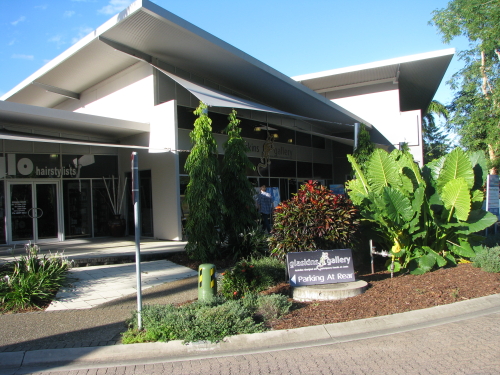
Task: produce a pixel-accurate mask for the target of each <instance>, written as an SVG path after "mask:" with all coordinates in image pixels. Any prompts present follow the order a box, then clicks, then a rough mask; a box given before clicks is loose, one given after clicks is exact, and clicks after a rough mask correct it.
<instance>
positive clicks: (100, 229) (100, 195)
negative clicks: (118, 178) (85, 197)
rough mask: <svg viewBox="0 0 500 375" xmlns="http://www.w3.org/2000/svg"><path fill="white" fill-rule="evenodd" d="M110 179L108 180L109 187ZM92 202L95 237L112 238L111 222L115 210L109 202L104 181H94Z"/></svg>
mask: <svg viewBox="0 0 500 375" xmlns="http://www.w3.org/2000/svg"><path fill="white" fill-rule="evenodd" d="M109 182H110V179H108V185H109ZM92 201H93V208H94V210H93V212H94V237H103V236H110V235H111V231H110V228H109V224H108V223H109V221H110V220H111V218H112V217H113V209H112V207H111V203H110V201H109V197H108V192H107V191H106V187H105V186H104V181H102V180H93V181H92Z"/></svg>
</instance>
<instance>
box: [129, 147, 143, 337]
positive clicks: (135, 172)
mask: <svg viewBox="0 0 500 375" xmlns="http://www.w3.org/2000/svg"><path fill="white" fill-rule="evenodd" d="M131 159H132V201H133V203H134V225H135V270H136V278H137V326H138V328H139V330H141V329H142V315H141V313H142V287H141V226H140V215H139V213H140V209H139V202H140V201H139V164H138V160H137V159H138V156H137V152H132V156H131Z"/></svg>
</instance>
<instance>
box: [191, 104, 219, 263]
mask: <svg viewBox="0 0 500 375" xmlns="http://www.w3.org/2000/svg"><path fill="white" fill-rule="evenodd" d="M194 114H195V115H198V118H197V119H196V121H195V122H194V129H193V130H192V131H191V133H190V134H189V136H190V138H191V143H192V144H193V148H192V149H191V153H190V154H189V156H188V158H187V160H186V165H185V169H186V171H187V172H188V173H189V184H188V186H187V189H186V202H187V204H188V206H189V217H188V220H187V224H186V233H187V236H188V244H187V245H186V252H187V254H188V255H189V257H190V258H192V259H196V260H199V261H201V262H207V261H209V260H210V259H215V258H217V256H218V255H219V253H218V249H219V245H220V237H221V236H220V233H219V230H220V229H221V228H222V225H221V224H222V213H223V210H224V206H223V202H222V195H221V184H220V179H219V173H218V171H219V166H218V160H217V142H216V141H215V139H214V137H213V134H212V120H210V118H209V117H208V112H207V106H206V105H205V104H204V103H202V102H200V105H199V107H198V108H196V110H195V111H194Z"/></svg>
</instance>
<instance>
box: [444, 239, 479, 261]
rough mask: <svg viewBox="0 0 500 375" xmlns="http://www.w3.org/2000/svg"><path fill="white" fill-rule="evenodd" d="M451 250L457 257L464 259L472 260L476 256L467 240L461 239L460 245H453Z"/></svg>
mask: <svg viewBox="0 0 500 375" xmlns="http://www.w3.org/2000/svg"><path fill="white" fill-rule="evenodd" d="M449 249H450V250H451V251H452V252H453V253H454V254H456V255H458V256H460V257H463V258H472V257H473V256H475V255H476V253H475V252H474V250H473V249H472V247H471V246H470V244H469V243H468V242H467V241H466V240H465V239H462V238H460V239H459V243H458V244H451V246H449Z"/></svg>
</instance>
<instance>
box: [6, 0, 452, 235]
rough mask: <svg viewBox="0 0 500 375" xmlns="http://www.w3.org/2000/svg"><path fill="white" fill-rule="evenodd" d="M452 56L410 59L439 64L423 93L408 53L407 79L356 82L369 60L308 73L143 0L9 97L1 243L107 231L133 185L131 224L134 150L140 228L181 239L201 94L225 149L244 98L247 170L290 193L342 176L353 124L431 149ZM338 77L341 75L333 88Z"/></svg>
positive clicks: (391, 141) (387, 142) (386, 140)
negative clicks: (277, 65)
mask: <svg viewBox="0 0 500 375" xmlns="http://www.w3.org/2000/svg"><path fill="white" fill-rule="evenodd" d="M452 56H453V52H452V51H447V52H440V53H438V54H434V55H432V56H430V55H429V56H427V57H426V58H423V59H422V58H420V57H418V56H417V57H412V58H411V59H409V60H411V61H410V62H411V63H414V64H413V65H412V66H413V70H414V71H418V70H419V69H420V70H425V69H424V68H423V66H424V65H425V66H426V67H427V66H428V65H429V66H432V67H433V70H434V72H435V74H434V75H433V79H432V80H430V81H432V82H431V83H432V84H429V83H426V90H423V91H425V93H417V94H415V92H414V91H413V92H414V94H415V95H413V97H412V95H409V94H408V89H407V88H405V86H404V84H403V82H405V79H407V78H406V77H408V76H409V75H408V74H407V73H405V68H403V67H404V63H401V62H400V63H398V64H399V73H396V74H398V77H399V80H400V82H401V83H400V84H397V83H396V84H395V83H392V82H391V85H393V86H391V89H389V90H385V89H383V88H382V86H383V85H384V84H387V83H388V82H387V81H385V82H379V81H380V80H379V81H377V79H375V80H373V79H371V78H370V80H371V81H372V82H371V84H369V83H367V82H368V81H367V80H365V81H364V83H363V84H361V82H357V81H359V77H360V76H363V75H366V74H367V73H369V72H370V69H372V68H366V67H365V68H364V69H351V71H346V72H344V73H341V72H336V73H335V72H324V73H323V74H317V75H311V76H309V77H302V79H298V80H299V81H300V82H297V81H296V80H294V79H291V78H290V77H287V76H285V75H283V74H281V73H279V72H277V71H276V70H274V69H272V68H271V67H269V66H267V65H265V64H263V63H262V62H260V61H258V60H256V59H254V58H253V57H251V56H249V55H247V54H245V53H244V52H242V51H240V50H237V49H236V48H234V47H233V46H230V45H228V44H227V43H225V42H223V41H221V40H220V39H217V38H216V37H214V36H212V35H210V34H208V33H206V32H205V31H203V30H201V29H199V28H197V27H196V26H194V25H191V24H189V23H187V22H186V21H184V20H182V19H180V18H178V17H177V16H175V15H173V14H171V13H169V12H168V11H166V10H165V9H162V8H160V7H158V6H157V5H155V4H154V3H151V2H149V1H146V0H142V1H141V0H139V1H136V2H135V3H133V4H132V5H130V6H129V7H128V8H127V9H126V10H124V11H123V12H121V13H120V14H118V15H116V16H115V17H113V18H112V19H110V20H109V21H108V22H106V23H105V24H103V25H102V26H101V27H99V28H98V29H96V30H95V31H94V32H92V33H91V34H89V35H88V36H87V37H85V38H84V39H82V40H81V41H79V42H78V43H77V44H75V45H74V46H72V47H71V48H70V49H69V50H67V51H65V52H64V53H63V54H61V55H60V56H58V57H57V58H56V59H54V60H53V61H51V62H49V63H48V64H47V65H46V66H44V67H43V68H41V69H40V70H39V71H37V72H35V73H34V74H33V75H31V76H30V77H28V78H27V79H26V80H25V81H23V82H21V83H20V84H19V85H18V86H16V87H15V88H13V89H12V90H11V91H10V92H8V93H7V94H5V95H4V96H3V97H2V98H0V99H1V101H0V127H1V129H0V139H1V142H0V153H1V154H0V178H1V180H0V195H1V199H0V206H1V210H2V212H3V218H4V223H3V225H2V226H1V227H2V228H1V229H2V230H3V233H0V242H3V243H6V244H14V243H23V242H26V241H28V240H32V241H37V242H41V241H65V240H69V239H75V238H92V237H100V236H109V235H110V234H111V232H110V229H109V225H108V223H109V221H110V219H112V217H113V210H112V209H111V207H110V204H109V203H110V199H109V198H110V195H111V196H116V197H118V201H119V202H120V201H121V199H122V198H121V197H124V198H123V202H124V203H123V206H122V210H121V212H120V213H121V214H122V216H123V217H124V218H126V220H127V222H128V227H129V233H131V232H130V230H133V225H131V223H132V220H133V217H132V209H131V205H130V203H129V201H130V196H129V193H127V192H128V191H130V188H129V187H128V185H130V153H131V152H132V151H136V152H138V155H139V168H140V182H141V224H142V235H143V236H145V237H152V238H158V239H167V240H181V239H182V218H183V217H184V216H185V215H186V210H187V208H186V207H183V205H182V201H183V195H184V190H185V187H186V185H187V183H188V181H189V177H188V176H187V174H186V173H185V171H184V162H185V160H186V157H187V155H188V153H189V150H190V148H191V143H190V140H189V132H190V130H191V129H192V127H193V123H194V120H195V116H194V115H193V110H194V109H195V108H196V107H197V106H198V104H199V103H200V101H203V102H205V103H206V104H207V105H208V106H209V116H210V117H211V119H212V121H213V132H214V135H215V138H216V140H217V142H218V145H219V153H220V159H221V161H222V159H223V148H222V144H223V143H224V141H225V138H226V136H225V135H224V134H223V133H222V130H223V129H224V128H225V127H226V125H227V122H228V121H227V115H228V113H229V112H230V111H231V110H232V109H233V108H234V109H235V110H236V111H237V113H238V118H239V119H240V120H241V127H242V136H243V137H244V139H245V140H246V142H247V145H248V147H249V152H248V156H249V158H250V160H251V161H252V163H253V164H254V166H255V170H249V171H248V177H249V179H251V181H252V183H254V184H255V186H259V185H261V184H266V185H267V186H271V187H276V188H277V190H278V191H279V193H280V196H281V198H282V199H287V198H289V197H290V196H291V194H293V193H295V192H296V191H297V187H298V186H299V185H300V184H301V182H303V181H305V180H308V179H314V180H318V181H320V182H321V183H322V184H325V185H330V184H343V183H344V182H345V179H346V176H348V175H349V173H350V167H349V164H348V163H347V159H346V154H348V153H351V152H352V147H353V145H354V124H355V123H365V124H366V125H367V126H368V127H369V128H370V132H371V134H372V139H373V141H374V142H375V143H377V144H379V145H380V146H381V147H386V148H388V149H390V148H391V147H393V146H395V145H398V144H399V142H408V143H409V144H410V146H411V147H412V149H413V152H414V155H415V157H416V160H421V154H422V151H421V150H422V140H421V131H420V129H421V125H420V116H421V111H422V110H423V109H425V107H426V103H427V105H428V103H429V102H430V100H431V99H432V97H433V95H434V93H435V91H436V89H437V87H438V86H439V83H440V81H441V79H442V76H443V75H444V72H445V71H446V68H447V66H448V64H449V62H450V60H451V57H452ZM423 60H425V63H426V64H423V65H422V63H421V61H423ZM419 62H420V67H419V65H418V64H419ZM379 65H384V64H379ZM385 65H387V64H385ZM385 65H384V66H385ZM392 65H393V64H392ZM392 65H391V66H392ZM378 68H380V66H378V67H377V69H378ZM426 69H427V68H426ZM343 74H344V75H343ZM345 74H347V76H346V75H345ZM423 74H424V75H425V74H426V73H425V71H424V72H423ZM412 77H413V76H412ZM413 78H414V79H416V80H417V81H418V80H419V79H421V80H423V79H422V78H418V77H413ZM339 79H340V81H339ZM332 80H334V81H335V80H337V81H336V83H335V82H334V83H335V84H336V85H337V86H334V85H331V86H328V87H326V86H324V85H325V84H327V85H329V84H330V83H331V82H329V81H332ZM386 80H387V78H386ZM327 81H328V82H327ZM339 82H340V83H339ZM346 82H347V83H346ZM422 82H423V81H422ZM422 82H421V83H422ZM315 84H317V85H316V86H315ZM381 85H382V86H381ZM394 85H395V86H397V88H394ZM341 86H344V87H343V88H341V89H339V87H341ZM356 90H357V91H356ZM360 90H361V91H360ZM370 90H371V91H370ZM410 91H412V90H410ZM408 103H410V104H408ZM424 106H425V107H424ZM414 107H415V108H414ZM417 107H418V108H417ZM395 129H396V130H395ZM419 155H420V159H419ZM113 186H114V188H113ZM123 186H126V188H125V191H126V193H125V194H123V193H122V190H123ZM113 191H114V194H113Z"/></svg>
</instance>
